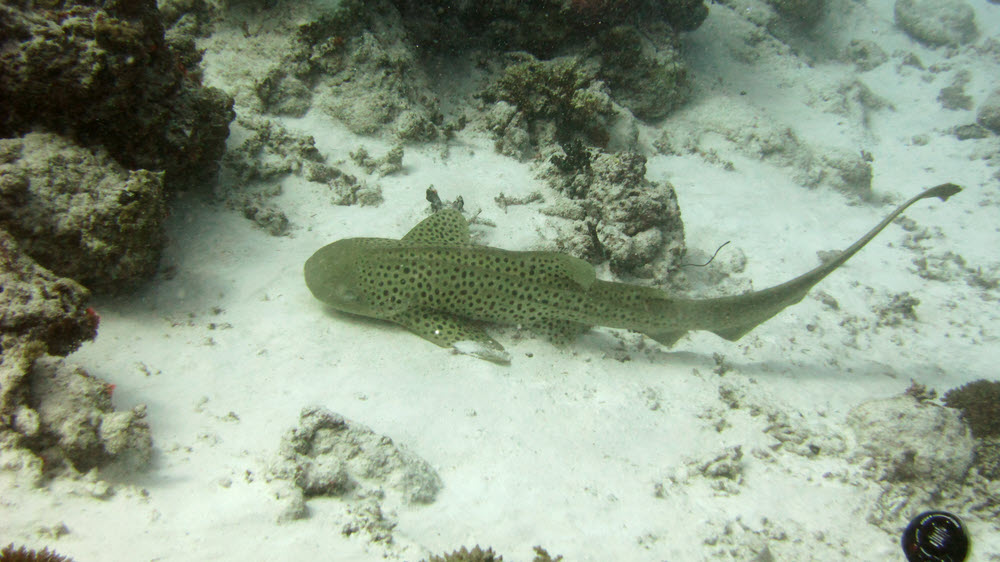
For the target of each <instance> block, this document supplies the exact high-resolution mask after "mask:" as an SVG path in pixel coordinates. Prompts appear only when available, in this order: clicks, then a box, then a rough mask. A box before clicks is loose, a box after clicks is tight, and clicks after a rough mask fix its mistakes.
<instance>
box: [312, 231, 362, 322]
mask: <svg viewBox="0 0 1000 562" xmlns="http://www.w3.org/2000/svg"><path fill="white" fill-rule="evenodd" d="M365 250H366V245H365V244H364V240H362V239H358V238H347V239H344V240H338V241H337V242H334V243H333V244H328V245H326V246H324V247H322V248H320V249H319V250H318V251H317V252H316V253H315V254H313V255H312V256H311V257H310V258H309V259H308V260H306V265H305V271H304V273H305V278H306V286H307V287H309V290H310V291H312V294H313V296H315V297H316V298H317V299H319V300H321V301H323V302H324V303H326V304H328V305H330V306H331V307H333V308H335V309H337V310H340V311H343V312H349V313H351V314H360V315H362V316H376V314H375V312H376V311H375V310H374V308H373V307H372V306H371V304H369V302H368V299H367V298H366V297H365V295H364V293H363V291H361V287H360V285H359V283H358V278H357V277H358V269H359V266H360V265H361V263H362V262H363V260H364V253H365Z"/></svg>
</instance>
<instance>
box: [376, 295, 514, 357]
mask: <svg viewBox="0 0 1000 562" xmlns="http://www.w3.org/2000/svg"><path fill="white" fill-rule="evenodd" d="M391 320H392V321H393V322H396V323H397V324H400V325H402V326H403V327H405V328H406V329H407V330H409V331H411V332H413V333H414V334H416V335H418V336H420V337H422V338H424V339H425V340H427V341H429V342H432V343H435V344H437V345H439V346H441V347H450V348H452V349H454V350H456V351H458V352H459V353H464V354H466V355H473V356H475V357H478V358H480V359H485V360H487V361H492V362H494V363H501V364H506V363H510V354H508V353H507V352H506V351H504V349H503V346H502V345H500V344H499V343H497V341H496V340H494V339H493V338H491V337H490V336H489V335H487V334H486V332H485V331H483V328H482V327H481V326H480V325H479V324H478V323H476V322H473V321H471V320H466V319H464V318H459V317H457V316H452V315H451V314H446V313H443V312H438V311H436V310H425V309H419V308H418V309H410V310H407V311H404V312H401V313H399V314H397V315H395V316H393V317H392V318H391Z"/></svg>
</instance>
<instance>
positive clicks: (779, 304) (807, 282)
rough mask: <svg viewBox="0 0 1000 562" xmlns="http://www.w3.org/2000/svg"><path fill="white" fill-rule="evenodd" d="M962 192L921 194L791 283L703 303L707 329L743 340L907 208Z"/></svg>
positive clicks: (949, 187)
mask: <svg viewBox="0 0 1000 562" xmlns="http://www.w3.org/2000/svg"><path fill="white" fill-rule="evenodd" d="M961 190H962V188H961V187H959V186H957V185H955V184H953V183H944V184H941V185H938V186H935V187H932V188H930V189H928V190H926V191H924V192H923V193H920V194H919V195H917V196H915V197H913V198H912V199H910V200H909V201H907V202H905V203H903V204H902V205H900V206H899V207H896V210H894V211H893V212H892V213H890V214H889V215H888V216H887V217H886V218H885V219H883V220H882V222H880V223H878V224H877V225H875V227H874V228H872V229H871V230H869V231H868V232H867V233H866V234H865V235H864V236H862V237H861V238H860V239H858V241H857V242H855V243H854V244H851V245H850V246H849V247H848V248H847V249H845V250H844V251H842V252H840V254H838V255H837V256H836V257H834V258H832V259H830V260H827V261H826V262H824V263H823V264H821V265H820V266H818V267H816V268H815V269H813V270H812V271H809V272H807V273H804V274H803V275H800V276H798V277H796V278H795V279H792V280H791V281H788V282H786V283H782V284H781V285H777V286H774V287H771V288H768V289H764V290H762V291H755V292H752V293H747V294H745V295H739V296H734V297H722V298H718V299H708V300H706V301H701V302H702V303H703V305H702V306H703V307H704V308H703V312H704V313H705V315H706V316H707V318H706V321H707V322H706V323H709V324H714V326H713V325H708V326H706V327H705V328H704V329H707V330H709V331H711V332H712V333H714V334H717V335H718V336H720V337H722V338H725V339H727V340H730V341H735V340H738V339H740V338H741V337H743V336H744V335H745V334H746V333H747V332H749V331H751V330H753V329H754V328H756V327H757V326H759V325H760V324H761V323H763V322H765V321H767V320H768V319H770V318H771V317H773V316H774V315H776V314H778V313H779V312H781V311H782V310H784V309H785V308H787V307H789V306H791V305H793V304H795V303H797V302H799V301H801V300H802V298H803V297H805V296H806V294H807V293H808V292H809V290H810V289H812V288H813V287H814V286H815V285H816V284H817V283H819V282H820V281H822V280H823V278H825V277H826V276H827V275H829V274H830V273H832V272H833V271H834V270H836V269H837V268H838V267H840V266H841V265H843V264H844V262H846V261H847V260H849V259H850V258H851V256H853V255H854V254H856V253H858V250H860V249H861V248H863V247H864V246H865V245H866V244H868V242H871V240H872V239H873V238H875V236H876V235H877V234H878V233H879V232H882V230H883V229H884V228H885V227H886V226H888V225H889V223H891V222H892V221H893V220H895V219H896V217H898V216H899V215H900V214H902V213H903V211H905V210H906V209H907V207H909V206H910V205H912V204H914V203H916V202H917V201H919V200H921V199H927V198H930V197H938V198H939V199H941V200H942V201H947V200H948V198H949V197H951V196H952V195H955V194H956V193H958V192H959V191H961Z"/></svg>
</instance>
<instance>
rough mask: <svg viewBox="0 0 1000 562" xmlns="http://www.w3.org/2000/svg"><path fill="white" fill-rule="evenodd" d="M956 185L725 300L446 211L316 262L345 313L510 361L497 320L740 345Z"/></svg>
mask: <svg viewBox="0 0 1000 562" xmlns="http://www.w3.org/2000/svg"><path fill="white" fill-rule="evenodd" d="M961 189H962V188H961V187H959V186H957V185H955V184H952V183H945V184H941V185H938V186H936V187H932V188H930V189H928V190H926V191H924V192H923V193H920V194H919V195H916V196H914V197H913V198H911V199H910V200H909V201H906V202H905V203H903V204H902V205H900V206H899V207H897V208H896V209H895V210H894V211H893V212H891V213H889V215H888V216H887V217H886V218H885V219H883V220H882V222H880V223H878V224H877V225H876V226H875V227H874V228H872V229H871V230H870V231H868V233H866V234H865V235H864V236H862V237H861V238H860V239H858V241H857V242H855V243H854V244H852V245H851V246H849V247H848V248H846V249H845V250H843V251H841V252H839V253H838V254H836V255H835V256H833V257H830V258H828V259H826V260H825V261H824V262H823V263H821V264H820V265H819V266H817V267H816V268H815V269H812V270H811V271H808V272H806V273H804V274H802V275H800V276H798V277H796V278H794V279H792V280H790V281H787V282H785V283H782V284H780V285H776V286H773V287H770V288H767V289H763V290H759V291H752V292H748V293H744V294H740V295H734V296H724V297H717V298H704V299H697V298H681V297H677V296H673V295H671V294H669V293H667V292H665V291H662V290H660V289H656V288H653V287H645V286H639V285H632V284H628V283H620V282H612V281H602V280H600V279H597V276H596V272H595V270H594V267H593V266H592V265H591V264H589V263H588V262H586V261H584V260H582V259H580V258H577V257H573V256H570V255H567V254H562V253H558V252H548V251H510V250H502V249H499V248H492V247H489V246H481V245H475V244H473V243H472V241H471V239H470V237H469V224H468V222H467V221H466V220H465V218H464V217H463V216H462V214H461V213H460V212H459V211H456V210H454V209H444V210H440V211H438V212H437V213H435V214H433V215H431V216H429V217H428V218H426V219H424V220H423V221H421V222H420V223H419V224H417V225H416V226H414V227H413V229H412V230H410V231H409V232H408V233H407V234H406V235H405V236H403V237H402V238H401V239H399V240H396V239H390V238H346V239H343V240H339V241H336V242H333V243H332V244H329V245H327V246H324V247H323V248H321V249H319V250H318V251H316V253H314V254H313V255H312V256H311V257H310V258H309V259H308V260H307V261H306V263H305V267H304V274H305V282H306V285H307V286H308V288H309V290H310V291H311V292H312V294H313V295H314V296H315V297H316V298H317V299H319V300H320V301H322V302H324V303H326V304H327V305H329V306H330V307H332V308H333V309H335V310H338V311H341V312H346V313H349V314H355V315H360V316H366V317H370V318H377V319H381V320H387V321H389V322H394V323H396V324H399V325H401V326H403V327H405V328H406V329H408V330H409V331H411V332H413V333H414V334H416V335H418V336H420V337H422V338H424V339H426V340H428V341H430V342H433V343H435V344H437V345H439V346H441V347H446V348H453V349H454V350H456V351H458V352H460V353H465V354H469V355H473V356H476V357H479V358H481V359H486V360H489V361H493V362H496V363H509V362H510V355H509V354H508V353H507V352H506V351H505V350H504V348H503V346H502V345H500V344H499V343H498V342H497V341H496V340H494V339H493V338H492V337H490V336H489V335H488V334H487V333H486V331H485V330H484V324H486V323H501V324H513V325H517V326H521V327H526V328H530V329H532V330H534V331H536V332H539V333H541V334H543V335H547V336H549V337H550V338H551V339H552V340H554V341H556V342H566V341H569V340H570V339H572V338H573V337H574V336H576V335H577V334H580V333H583V332H585V331H586V330H588V329H590V328H591V327H592V326H606V327H611V328H622V329H627V330H632V331H636V332H640V333H642V334H645V335H646V336H648V337H650V338H652V339H653V340H655V341H657V342H659V343H660V344H662V345H664V346H668V347H670V346H673V345H674V344H675V343H676V342H677V341H678V340H679V339H680V338H681V337H683V336H684V335H685V334H686V333H688V332H689V331H692V330H707V331H709V332H712V333H714V334H716V335H718V336H720V337H722V338H724V339H726V340H729V341H736V340H738V339H740V338H741V337H743V336H744V335H746V334H747V333H748V332H750V331H751V330H753V329H754V328H756V327H757V326H759V325H760V324H761V323H763V322H765V321H767V320H768V319H770V318H772V317H773V316H775V315H776V314H778V313H779V312H781V311H782V310H784V309H785V308H787V307H789V306H791V305H793V304H796V303H798V302H799V301H801V300H802V299H803V298H804V297H805V295H806V294H807V293H808V292H809V290H810V289H812V288H813V287H814V286H815V285H816V284H817V283H819V282H820V281H821V280H823V279H824V278H825V277H826V276H827V275H829V274H830V273H832V272H833V271H834V270H836V269H837V268H839V267H840V266H841V265H843V264H844V262H846V261H847V260H848V259H850V258H851V257H852V256H853V255H854V254H856V253H857V252H858V251H859V250H860V249H861V248H863V247H864V246H865V244H867V243H868V242H870V241H871V240H872V239H873V238H874V237H875V236H876V235H877V234H878V233H879V232H881V231H882V230H883V229H884V228H885V227H886V226H888V225H889V223H890V222H892V221H893V220H894V219H895V218H896V217H898V216H899V215H900V214H902V213H903V211H905V210H906V209H907V208H908V207H909V206H910V205H912V204H914V203H916V202H917V201H919V200H921V199H927V198H931V197H937V198H939V199H941V200H942V201H946V200H947V199H948V198H949V197H951V196H952V195H954V194H956V193H958V192H959V191H961Z"/></svg>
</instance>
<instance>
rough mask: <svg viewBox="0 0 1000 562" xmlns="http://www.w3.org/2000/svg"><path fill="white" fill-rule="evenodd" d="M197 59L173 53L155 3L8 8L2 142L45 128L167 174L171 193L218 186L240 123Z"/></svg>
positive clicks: (3, 19) (131, 0)
mask: <svg viewBox="0 0 1000 562" xmlns="http://www.w3.org/2000/svg"><path fill="white" fill-rule="evenodd" d="M45 7H47V8H48V9H44V8H45ZM199 58H200V55H199V54H198V52H197V51H196V50H195V49H194V46H193V44H191V43H185V44H178V45H170V44H168V43H167V41H166V40H165V37H164V30H163V25H162V24H161V22H160V18H159V12H158V11H157V8H156V2H155V1H154V0H105V1H98V2H89V1H84V0H78V1H73V0H68V1H66V2H38V3H35V2H31V3H29V2H4V3H2V4H0V137H12V136H17V135H22V134H24V133H26V132H28V131H31V130H33V129H36V128H37V127H39V126H41V127H44V128H46V129H48V130H50V131H55V132H59V133H63V134H66V135H69V136H71V137H73V138H74V139H75V140H76V141H77V142H79V143H81V144H83V145H85V146H92V145H101V146H104V147H105V148H107V150H108V151H109V153H110V154H111V155H112V156H113V157H114V158H115V159H116V160H117V161H118V162H119V163H120V164H122V165H123V166H125V167H126V168H129V169H140V168H142V169H147V170H156V171H159V170H162V171H165V172H166V182H167V185H168V187H185V186H194V185H198V184H202V183H205V182H207V181H210V180H213V179H214V178H215V175H216V173H217V171H218V160H219V158H220V157H221V155H222V153H223V151H224V149H225V140H226V137H227V136H228V134H229V122H230V121H232V119H233V117H234V113H233V109H232V98H230V97H229V96H228V95H227V94H225V93H224V92H222V91H220V90H217V89H215V88H207V87H204V86H202V85H201V84H200V82H199V77H198V73H197V72H196V70H197V68H196V66H197V63H198V61H199Z"/></svg>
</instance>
